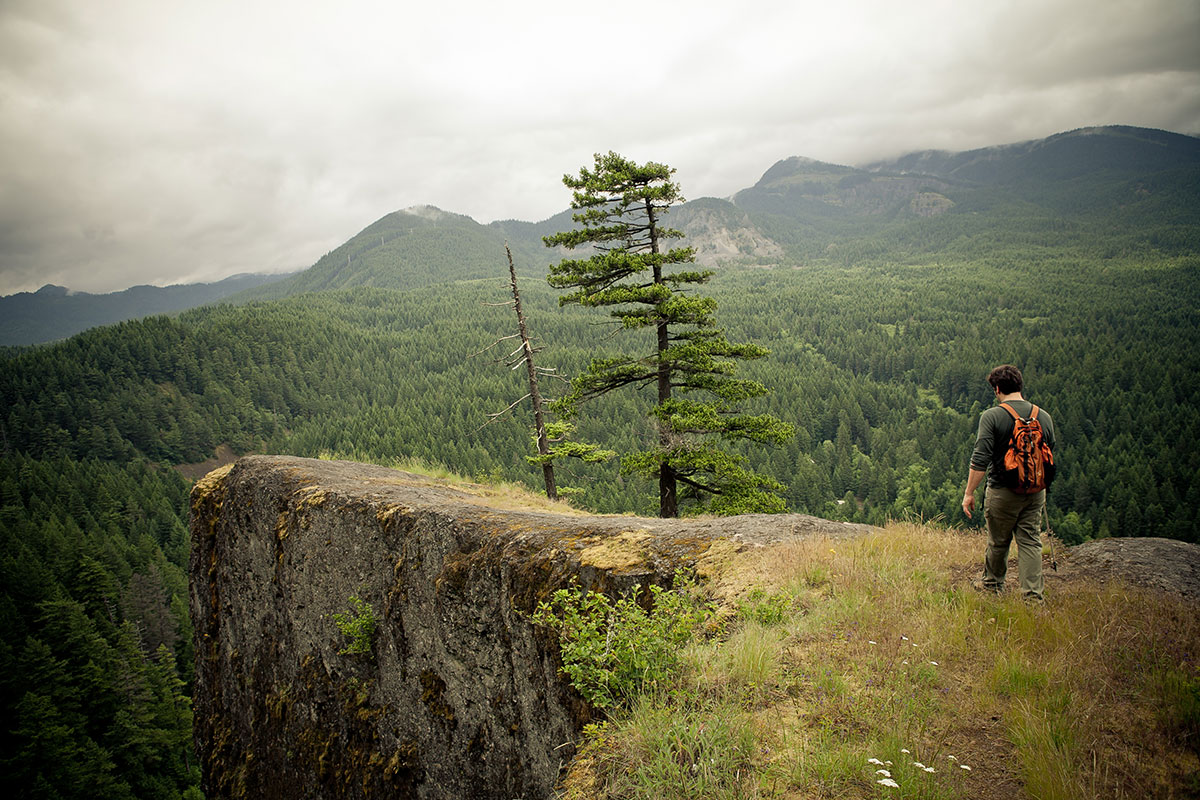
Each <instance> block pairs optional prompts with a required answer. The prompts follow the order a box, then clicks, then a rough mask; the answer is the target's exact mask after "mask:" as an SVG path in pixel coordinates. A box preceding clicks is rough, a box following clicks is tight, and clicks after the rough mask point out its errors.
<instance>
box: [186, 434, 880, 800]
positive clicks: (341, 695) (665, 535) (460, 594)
mask: <svg viewBox="0 0 1200 800" xmlns="http://www.w3.org/2000/svg"><path fill="white" fill-rule="evenodd" d="M539 505H540V506H541V507H538V506H539ZM192 515H193V516H192V545H193V548H192V556H191V559H192V560H191V579H192V597H191V602H192V614H193V619H194V620H195V624H196V640H197V648H196V652H197V654H198V655H197V672H196V676H197V684H196V690H195V707H196V739H197V746H198V750H199V753H200V757H201V760H202V762H203V766H204V772H205V778H204V788H205V791H206V793H207V794H208V795H209V796H212V797H267V796H270V797H279V796H292V797H296V798H309V797H311V798H349V797H389V798H392V797H398V798H405V797H412V798H458V797H472V798H493V797H494V798H511V797H526V798H538V797H549V796H550V795H551V794H552V790H553V787H554V784H555V782H556V781H557V779H558V777H559V772H560V769H561V767H562V766H563V765H564V764H565V763H566V762H567V761H568V760H569V758H570V756H571V754H572V750H571V745H570V744H569V743H570V742H572V741H573V740H574V738H575V736H576V734H577V732H578V731H579V729H580V727H581V726H582V725H583V724H584V723H585V722H587V721H588V720H589V719H590V718H591V713H592V712H591V709H589V708H588V707H587V705H586V703H584V702H583V701H582V700H581V699H580V698H579V696H578V695H577V694H576V693H575V692H574V691H573V690H572V689H571V688H570V687H569V686H567V685H566V684H565V683H564V682H563V680H562V678H561V677H560V674H559V659H558V650H557V643H556V642H555V641H554V640H553V637H552V636H549V635H547V632H546V631H545V630H544V629H540V628H536V627H534V626H532V625H531V624H530V623H529V620H528V617H527V615H528V614H529V612H531V611H532V610H533V609H534V608H535V607H536V605H537V603H538V602H539V601H540V600H542V599H545V598H547V597H549V595H550V594H551V593H553V592H554V591H555V590H556V589H558V588H561V587H563V586H567V585H569V584H571V583H573V582H574V583H578V584H579V585H580V586H583V587H587V588H593V589H598V590H600V591H605V592H609V593H620V592H624V591H627V590H629V589H631V588H632V587H633V586H635V585H639V584H640V585H642V586H646V585H648V584H650V583H655V584H658V585H669V583H670V582H671V580H672V578H673V576H674V575H675V573H676V571H678V570H679V569H681V568H684V569H695V570H696V571H697V572H698V573H699V574H701V575H702V576H704V577H705V578H707V579H709V580H714V581H720V580H721V579H722V578H723V576H728V575H729V574H730V573H731V572H733V571H736V569H737V562H738V555H739V554H740V553H743V552H747V551H749V550H752V549H756V548H761V547H769V546H771V545H772V544H774V543H778V542H784V541H788V540H791V539H794V538H796V537H803V536H808V535H813V534H821V535H831V536H853V535H857V534H859V533H862V532H864V531H865V530H866V527H865V526H854V525H846V524H843V523H834V522H829V521H826V520H818V519H816V518H813V517H807V516H803V515H776V516H769V515H747V516H743V517H732V518H701V519H685V520H660V519H644V518H638V517H628V516H586V515H581V514H579V513H578V512H574V511H571V510H569V509H566V508H563V509H561V510H560V509H556V508H547V504H546V503H544V502H541V503H539V502H537V501H536V500H534V499H532V498H530V501H529V502H528V503H524V502H523V501H522V499H521V498H519V497H513V496H506V497H498V496H497V494H496V492H495V491H494V490H492V489H489V488H488V487H481V486H474V485H469V484H468V485H461V484H450V483H446V482H441V481H437V480H434V479H430V478H426V477H422V476H418V475H414V474H410V473H405V472H399V471H396V470H391V469H386V468H383V467H377V466H371V465H364V464H356V463H349V462H338V461H319V460H313V459H301V458H292V457H282V456H249V457H246V458H243V459H241V460H239V461H238V462H237V463H236V464H234V465H233V466H232V467H224V468H222V470H220V471H217V472H214V473H211V474H210V475H209V476H207V477H206V478H204V479H202V480H201V481H199V482H198V483H197V484H196V487H195V489H194V491H193V495H192ZM351 596H358V597H361V598H363V599H364V600H366V601H367V602H368V603H369V604H370V605H371V606H372V608H373V610H374V613H375V615H376V616H377V618H378V620H379V626H378V629H377V633H376V636H375V640H374V644H373V647H372V652H371V653H370V654H369V656H365V655H364V656H351V655H344V654H340V653H339V651H340V650H342V649H343V648H344V647H345V641H344V637H343V635H342V634H341V632H340V631H339V629H338V627H337V626H336V625H335V623H334V620H333V615H334V614H339V613H346V612H347V611H349V610H351V608H350V597H351Z"/></svg>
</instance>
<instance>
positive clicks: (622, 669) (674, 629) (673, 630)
mask: <svg viewBox="0 0 1200 800" xmlns="http://www.w3.org/2000/svg"><path fill="white" fill-rule="evenodd" d="M640 588H641V587H640V586H635V587H634V588H633V589H632V590H631V591H630V592H629V593H627V594H626V595H624V596H623V597H620V598H618V599H617V600H615V601H614V600H610V599H609V598H608V597H607V596H606V595H604V594H601V593H600V592H594V591H588V592H583V591H580V590H579V589H578V588H573V589H559V590H558V591H557V592H555V593H554V594H553V595H552V596H551V598H550V600H549V601H546V602H543V603H541V604H540V605H539V606H538V608H537V611H535V612H534V614H533V622H534V623H535V624H537V625H542V626H545V627H548V628H553V629H556V630H557V631H558V636H559V646H560V648H561V650H562V661H563V672H564V673H565V674H566V675H567V677H568V678H570V679H571V684H572V685H573V686H574V687H575V688H576V689H577V690H579V693H580V694H582V695H583V697H584V698H585V699H586V700H587V701H588V702H589V703H591V704H592V705H594V706H598V707H600V708H610V707H613V706H628V704H629V702H630V701H631V700H632V699H633V698H635V697H637V696H638V695H639V694H640V693H641V692H642V691H643V690H644V689H646V688H648V687H651V686H654V685H656V684H659V683H666V682H667V681H668V679H669V678H670V676H671V674H672V672H673V671H674V670H675V669H677V667H678V665H679V648H680V647H681V646H682V645H683V644H684V643H685V642H687V641H688V640H689V639H691V638H692V637H693V636H694V635H695V634H696V632H697V631H698V630H699V629H700V627H701V626H702V625H703V624H704V622H705V621H706V620H707V619H708V618H709V617H710V615H711V614H712V606H711V604H710V603H708V602H707V601H705V600H704V599H703V598H702V596H701V595H700V593H699V591H698V590H697V587H696V584H695V582H694V580H692V579H689V578H686V577H684V576H682V575H677V576H676V579H675V589H674V590H668V589H663V588H662V587H660V586H651V587H650V597H651V608H650V610H649V611H647V610H646V609H644V608H642V607H641V606H640V605H638V603H637V600H636V599H635V598H636V597H637V594H638V592H639V590H640Z"/></svg>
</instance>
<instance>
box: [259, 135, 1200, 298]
mask: <svg viewBox="0 0 1200 800" xmlns="http://www.w3.org/2000/svg"><path fill="white" fill-rule="evenodd" d="M685 188H686V187H685ZM670 224H671V225H673V226H674V227H677V228H679V229H680V230H682V231H683V233H684V235H685V238H684V240H683V244H684V245H687V246H691V247H695V248H696V250H697V255H698V259H699V261H700V262H701V263H702V264H704V265H705V266H709V267H720V266H737V265H763V266H768V265H780V264H783V265H787V264H792V265H805V264H811V263H814V262H829V263H840V264H843V265H849V264H863V263H867V262H871V263H887V262H891V261H895V260H897V259H901V260H904V259H912V258H925V257H928V256H929V255H931V254H948V255H954V256H957V257H963V256H967V255H970V254H973V253H974V252H975V251H977V250H978V249H979V248H986V247H994V246H995V245H996V244H999V243H1003V244H1004V245H1005V246H1006V247H1009V246H1026V245H1028V244H1030V243H1033V244H1036V245H1038V246H1040V247H1045V248H1049V249H1051V250H1053V251H1055V252H1062V251H1063V250H1064V249H1071V250H1074V251H1076V252H1077V253H1079V254H1081V255H1093V256H1100V257H1111V256H1113V255H1117V254H1128V253H1134V252H1142V253H1149V252H1166V253H1173V254H1182V253H1194V252H1200V239H1198V238H1197V233H1196V231H1197V229H1198V227H1200V139H1197V138H1196V137H1192V136H1184V135H1181V134H1174V133H1167V132H1165V131H1153V130H1147V129H1141V128H1130V127H1122V126H1109V127H1101V128H1087V129H1083V130H1081V131H1073V132H1069V133H1063V134H1057V135H1056V136H1052V137H1049V138H1047V139H1042V140H1037V141H1034V142H1025V143H1020V144H1015V145H1004V146H999V147H994V148H984V149H980V150H973V151H967V152H964V153H942V152H936V151H923V152H918V153H913V154H910V155H908V156H903V157H901V158H898V159H893V160H890V161H887V162H876V163H872V164H868V165H866V166H864V167H862V168H856V167H851V166H843V165H838V164H828V163H824V162H820V161H814V160H812V159H808V158H803V157H791V158H786V159H783V160H781V161H779V162H777V163H775V164H774V165H773V166H771V167H770V168H769V169H767V170H766V172H765V173H764V174H763V175H762V177H761V178H760V179H759V180H758V181H757V182H756V183H755V184H754V185H753V186H751V187H749V188H747V189H743V190H741V191H739V192H737V193H735V194H734V195H733V196H732V197H731V198H728V199H718V198H710V197H704V198H698V199H695V200H692V201H690V202H687V203H684V204H682V205H680V206H678V207H676V208H675V209H673V210H672V212H671V216H670ZM572 225H573V223H572V222H571V219H570V213H569V212H567V211H563V212H560V213H558V214H555V215H554V216H552V217H550V218H549V219H546V220H543V221H541V222H536V223H535V222H524V221H520V220H501V221H497V222H493V223H491V224H489V225H482V224H480V223H478V222H476V221H475V220H473V219H471V218H470V217H467V216H463V215H460V214H455V213H451V212H449V211H443V210H441V209H436V208H433V207H431V206H418V207H413V208H409V209H405V210H403V211H396V212H392V213H391V214H388V215H386V216H384V217H382V218H380V219H379V220H376V221H375V222H374V223H372V224H371V225H369V226H367V227H366V228H365V229H363V230H362V231H360V232H359V233H358V234H356V235H355V236H353V237H351V238H350V239H349V240H348V241H347V242H346V243H345V244H343V245H341V246H340V247H338V248H335V249H334V250H332V251H331V252H329V253H327V254H326V255H325V256H323V257H322V258H321V259H320V260H318V261H317V263H316V264H314V265H313V267H311V268H310V269H309V270H306V271H305V272H304V273H301V274H300V275H297V276H296V277H294V278H291V279H289V280H287V281H283V282H280V283H278V284H275V285H272V286H270V287H264V288H262V289H258V290H253V291H251V292H248V293H245V294H243V295H242V296H241V298H242V299H246V300H249V299H268V298H273V297H282V296H285V295H288V294H295V293H300V292H307V291H322V290H326V289H339V288H347V287H351V286H377V287H382V288H397V289H405V288H413V287H416V286H426V285H430V284H432V283H439V282H445V281H453V280H471V279H475V278H483V277H487V276H489V275H491V274H493V268H494V255H493V254H494V253H495V252H496V250H497V248H499V249H503V246H504V243H505V242H507V243H508V244H509V245H510V246H511V247H512V249H513V253H514V256H515V258H516V260H517V263H518V265H519V268H521V269H529V270H533V271H539V270H541V269H542V268H544V267H545V266H547V265H548V264H549V263H550V262H552V261H554V260H555V258H554V256H555V254H553V253H551V252H549V251H547V250H546V249H545V248H544V247H543V246H542V241H541V240H542V237H543V236H546V235H550V234H553V233H555V232H557V231H561V230H566V229H569V228H570V227H571V226H572Z"/></svg>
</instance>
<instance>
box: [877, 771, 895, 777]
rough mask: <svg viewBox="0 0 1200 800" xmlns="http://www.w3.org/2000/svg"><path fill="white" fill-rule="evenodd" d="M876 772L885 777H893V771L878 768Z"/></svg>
mask: <svg viewBox="0 0 1200 800" xmlns="http://www.w3.org/2000/svg"><path fill="white" fill-rule="evenodd" d="M875 774H876V775H882V776H883V777H885V778H890V777H892V773H890V772H888V771H887V770H886V769H877V770H875Z"/></svg>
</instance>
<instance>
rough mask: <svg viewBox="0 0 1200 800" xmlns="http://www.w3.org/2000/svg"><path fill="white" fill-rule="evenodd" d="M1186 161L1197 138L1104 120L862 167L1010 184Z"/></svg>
mask: <svg viewBox="0 0 1200 800" xmlns="http://www.w3.org/2000/svg"><path fill="white" fill-rule="evenodd" d="M1189 164H1190V165H1200V139H1197V138H1196V137H1194V136H1184V135H1182V134H1178V133H1170V132H1168V131H1160V130H1152V129H1149V128H1133V127H1129V126H1125V125H1109V126H1103V127H1094V128H1080V129H1078V130H1074V131H1068V132H1066V133H1059V134H1055V135H1054V136H1050V137H1048V138H1046V139H1035V140H1032V141H1028V142H1019V143H1016V144H1008V145H1001V146H998V147H984V148H980V149H978V150H967V151H964V152H961V153H949V152H946V151H942V150H922V151H918V152H915V153H909V154H908V155H905V156H901V157H900V158H896V159H891V160H887V161H877V162H874V163H872V164H867V165H865V166H864V169H866V170H868V171H871V172H898V173H919V174H922V175H936V176H938V177H941V178H945V179H947V180H955V181H966V182H968V183H977V184H1002V185H1011V184H1021V183H1039V182H1040V183H1044V182H1047V181H1063V180H1073V179H1077V178H1081V177H1088V176H1094V175H1095V174H1097V173H1114V174H1122V175H1127V176H1137V175H1149V174H1153V173H1157V172H1162V171H1164V170H1172V169H1176V168H1178V167H1181V166H1186V165H1189Z"/></svg>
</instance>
